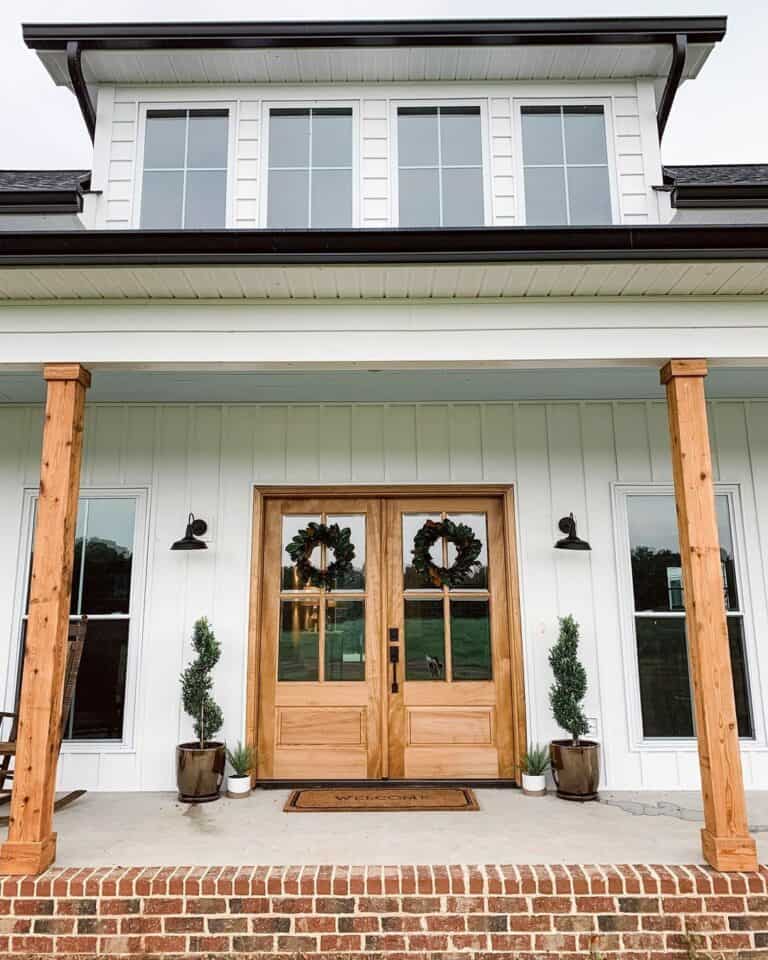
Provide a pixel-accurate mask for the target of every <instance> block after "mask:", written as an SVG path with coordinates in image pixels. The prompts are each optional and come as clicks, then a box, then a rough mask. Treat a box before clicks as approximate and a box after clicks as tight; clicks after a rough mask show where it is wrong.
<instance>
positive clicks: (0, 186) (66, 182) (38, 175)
mask: <svg viewBox="0 0 768 960" xmlns="http://www.w3.org/2000/svg"><path fill="white" fill-rule="evenodd" d="M89 176H90V170H0V193H30V192H32V193H36V192H42V193H50V192H58V191H60V190H80V189H82V188H83V187H84V186H85V183H84V181H85V180H86V179H87V178H88V177H89Z"/></svg>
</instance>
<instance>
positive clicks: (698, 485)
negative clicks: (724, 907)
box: [661, 359, 757, 871]
mask: <svg viewBox="0 0 768 960" xmlns="http://www.w3.org/2000/svg"><path fill="white" fill-rule="evenodd" d="M706 375H707V362H706V361H705V360H696V359H691V360H670V361H669V363H667V365H666V366H665V367H664V369H663V370H662V372H661V381H662V383H663V384H664V385H665V386H666V389H667V405H668V411H669V431H670V437H671V442H672V472H673V476H674V486H675V500H676V507H677V523H678V531H679V535H680V557H681V561H682V567H683V584H684V603H685V612H686V636H687V640H688V650H689V658H690V664H691V679H692V686H693V699H694V706H695V713H696V738H697V741H698V747H699V766H700V770H701V791H702V797H703V801H704V829H703V830H702V832H701V837H702V848H703V852H704V856H705V858H706V860H707V862H708V863H709V864H710V865H711V866H713V867H714V868H715V869H716V870H726V871H743V870H756V869H757V853H756V845H755V841H754V839H753V838H752V837H751V836H750V835H749V832H748V831H749V828H748V825H747V811H746V800H745V796H744V777H743V774H742V767H741V748H740V744H739V734H738V726H737V718H736V705H735V699H734V692H733V675H732V669H731V656H730V647H729V640H728V627H727V620H726V612H725V603H724V599H723V575H722V561H721V554H720V543H719V538H718V527H717V513H716V509H715V494H714V485H713V470H712V455H711V452H710V443H709V429H708V424H707V404H706V399H705V396H704V378H705V377H706Z"/></svg>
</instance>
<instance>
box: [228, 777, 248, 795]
mask: <svg viewBox="0 0 768 960" xmlns="http://www.w3.org/2000/svg"><path fill="white" fill-rule="evenodd" d="M250 792H251V778H250V776H245V777H227V796H228V797H230V798H231V799H232V800H243V799H244V798H245V797H247V796H248V794H249V793H250Z"/></svg>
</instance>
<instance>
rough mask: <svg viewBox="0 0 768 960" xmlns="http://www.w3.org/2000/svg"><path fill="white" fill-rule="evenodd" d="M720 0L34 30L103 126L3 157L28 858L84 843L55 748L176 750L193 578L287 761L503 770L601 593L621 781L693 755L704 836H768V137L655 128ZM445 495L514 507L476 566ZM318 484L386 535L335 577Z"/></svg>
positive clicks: (657, 773)
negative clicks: (73, 841) (449, 572)
mask: <svg viewBox="0 0 768 960" xmlns="http://www.w3.org/2000/svg"><path fill="white" fill-rule="evenodd" d="M725 28H726V24H725V20H724V18H720V17H684V18H674V17H671V18H644V17H639V18H614V19H584V20H580V19H568V20H560V21H558V20H500V21H489V20H462V21H424V22H417V21H381V22H376V21H366V22H343V23H341V22H314V23H313V22H308V23H297V22H292V23H144V24H101V23H90V24H89V23H76V24H74V23H73V24H51V25H46V24H34V25H28V26H26V27H25V28H24V38H25V41H26V43H27V45H28V47H29V48H30V50H32V51H34V52H35V53H36V55H37V56H38V57H39V58H40V60H41V61H42V63H43V65H44V66H45V68H46V70H47V71H48V73H49V74H50V77H51V80H52V82H54V83H56V84H58V85H62V86H66V87H69V88H70V89H71V90H72V91H73V92H74V94H75V96H76V97H77V99H78V102H79V105H80V108H81V111H82V115H83V120H84V122H85V124H86V125H87V127H88V130H89V131H90V134H91V136H92V139H93V144H94V147H93V166H92V169H91V170H90V171H80V170H78V171H42V172H41V171H2V172H0V500H1V502H2V504H3V520H2V523H0V697H4V701H5V709H6V710H8V711H12V710H14V707H15V705H16V704H17V702H18V703H19V705H20V714H21V715H20V721H19V738H18V750H17V764H16V774H15V792H14V796H13V800H12V807H11V817H12V822H11V829H10V833H9V839H8V841H7V842H6V843H5V844H4V846H3V847H2V853H0V873H2V872H32V873H34V872H38V871H39V870H41V869H43V868H44V867H45V866H46V865H47V864H48V863H50V861H51V859H52V857H53V855H54V850H55V835H54V834H52V832H51V807H52V803H53V789H54V783H55V782H56V778H58V780H57V782H58V787H59V788H60V789H74V788H84V789H87V790H89V791H158V790H171V789H173V788H174V784H175V769H174V749H175V746H176V744H177V743H178V742H180V741H182V740H186V739H189V736H190V732H191V721H190V720H189V718H188V717H186V715H185V714H184V712H183V710H182V707H181V699H180V690H179V684H178V675H179V673H180V671H181V669H182V667H183V666H184V665H185V663H186V662H187V661H188V660H189V658H190V654H191V649H190V646H189V638H190V636H191V632H192V627H193V624H194V623H195V621H196V620H198V618H200V617H202V616H206V617H207V618H208V619H209V621H210V623H211V624H212V626H213V628H214V630H215V632H216V635H217V637H218V639H219V640H220V642H221V644H222V657H221V661H220V663H219V665H218V666H217V668H216V671H215V676H214V683H215V688H214V689H215V695H216V699H217V700H218V702H219V704H220V706H221V708H222V710H223V714H224V728H223V731H222V737H223V738H224V739H226V740H227V742H229V743H232V742H234V741H236V740H237V739H239V738H242V739H244V740H246V741H247V742H249V743H251V744H253V745H254V746H255V747H256V748H257V754H258V765H257V770H256V773H255V780H256V781H280V782H284V783H286V784H289V783H290V784H293V783H297V782H301V781H339V780H349V781H362V780H379V779H383V778H389V779H401V780H403V779H404V780H407V781H432V780H450V781H455V782H461V783H474V782H485V781H499V782H503V783H506V784H509V785H511V784H512V783H513V782H516V781H517V779H518V774H519V767H520V762H521V760H522V757H523V755H524V753H525V752H526V745H527V744H528V743H530V742H532V741H538V742H542V743H544V742H546V741H548V740H550V739H551V738H553V737H558V736H563V732H562V731H561V730H559V729H558V727H557V725H556V724H555V722H554V720H553V719H552V716H551V712H550V706H549V698H548V692H549V687H550V684H551V672H550V667H549V662H548V651H549V648H550V647H551V645H552V643H553V642H554V640H555V638H556V637H557V633H558V618H559V617H564V616H566V615H568V614H571V615H572V616H573V617H574V619H575V620H576V621H577V622H578V624H579V626H580V635H581V646H580V654H581V658H582V660H583V663H584V666H585V668H586V671H587V676H588V681H589V687H588V692H587V697H586V713H587V716H588V717H589V721H590V726H591V735H592V737H593V738H594V739H596V740H598V741H599V742H600V744H601V783H602V787H603V788H608V789H648V790H655V789H678V788H679V789H695V788H698V787H699V785H700V784H701V787H702V789H703V792H704V798H705V806H706V815H707V822H706V827H705V830H704V835H703V841H704V852H705V855H706V857H707V859H708V860H709V862H710V863H711V864H712V865H714V866H716V867H722V868H726V869H728V868H739V869H741V868H744V869H748V868H749V867H750V865H752V866H753V865H754V845H753V843H752V841H751V838H750V837H749V835H748V832H747V827H746V818H745V813H744V787H747V788H759V789H768V716H767V714H766V709H767V708H768V652H767V651H766V644H765V636H766V633H768V373H767V372H766V363H768V309H767V300H766V297H767V296H768V167H759V166H748V165H747V166H739V167H697V166H686V167H669V168H664V167H662V163H661V153H660V140H661V136H662V134H663V132H664V126H665V124H666V122H667V118H668V116H669V113H670V110H671V109H672V106H673V101H674V99H675V94H676V91H677V89H678V87H679V85H680V84H682V83H683V82H695V80H696V77H697V76H698V74H699V72H700V71H701V70H702V69H706V61H707V58H708V57H709V55H710V53H711V52H712V50H713V48H714V47H715V46H716V44H718V43H719V42H720V41H721V40H723V38H724V36H725ZM40 120H41V122H43V123H44V122H45V118H44V117H41V118H40ZM1 159H2V158H1V157H0V162H1ZM691 159H692V160H693V159H695V158H691ZM41 451H42V472H41ZM190 515H193V517H194V518H195V519H196V520H202V521H204V523H203V524H198V525H195V524H193V523H192V518H191V517H190ZM571 515H572V516H573V520H574V521H575V528H574V526H573V525H571V524H570V523H569V522H568V519H569V518H570V516H571ZM75 517H76V521H75ZM36 518H37V523H36ZM561 518H562V519H561ZM429 520H432V521H434V522H436V523H442V522H443V521H446V520H449V521H453V522H455V523H457V524H461V525H464V526H466V527H469V528H470V530H471V532H472V534H473V538H474V539H476V540H479V541H480V545H481V549H480V553H479V555H478V559H479V565H474V566H473V567H472V570H471V573H470V575H469V576H467V577H465V578H464V579H463V580H457V581H456V582H455V583H448V582H444V581H442V580H440V579H439V577H438V579H434V578H432V579H430V577H429V576H428V575H427V576H425V575H424V571H423V569H422V568H421V567H420V566H419V556H420V555H419V553H418V549H417V555H416V557H414V553H413V551H414V538H415V537H417V535H419V534H420V533H423V531H424V529H429V528H428V527H427V528H425V524H426V523H427V521H429ZM312 522H314V523H317V524H325V525H327V526H328V527H332V526H333V525H334V524H338V525H339V527H340V528H342V529H344V528H348V529H349V530H350V531H351V533H350V537H351V543H352V545H353V548H354V550H353V552H354V557H353V559H352V560H351V561H350V562H349V563H347V564H346V565H345V564H343V563H342V564H341V566H342V567H343V576H341V577H340V578H339V579H338V581H337V582H335V583H333V584H329V583H328V582H327V581H326V579H324V578H323V575H324V571H325V570H326V568H327V566H328V564H329V563H330V562H331V561H332V560H333V559H334V556H333V554H334V551H333V550H332V549H329V548H323V549H322V550H318V551H317V552H315V553H314V554H312V555H309V553H308V554H307V555H308V560H307V563H308V564H314V565H315V571H316V572H318V574H319V579H318V580H317V581H316V583H320V585H319V586H318V585H314V586H313V584H312V581H311V579H310V580H309V581H306V580H303V579H302V578H301V576H299V574H300V572H301V571H300V570H299V569H298V568H297V567H296V566H295V565H294V564H293V562H292V560H293V559H294V558H293V557H292V555H291V554H289V553H288V552H287V551H286V547H287V546H288V545H289V544H290V543H291V541H292V540H293V538H294V537H296V536H297V535H300V534H299V531H302V530H306V529H309V528H308V524H309V523H312ZM188 523H190V524H191V525H192V526H193V527H194V529H193V530H190V531H188V533H189V535H190V536H191V537H194V538H195V539H196V541H198V542H197V543H196V546H198V547H200V546H204V547H205V548H206V549H195V550H186V551H185V550H179V549H171V547H172V544H176V542H177V541H179V539H180V538H183V536H184V533H185V528H186V527H187V524H188ZM440 529H443V530H444V529H445V525H443V526H442V527H441V528H440ZM564 534H567V535H570V540H568V536H566V540H567V541H568V542H567V543H566V544H565V546H566V548H567V547H572V546H574V544H576V545H577V546H579V547H582V548H583V549H563V548H562V546H563V545H562V543H560V544H559V545H558V546H556V544H557V543H558V541H562V538H563V536H564ZM187 545H189V544H188V543H187ZM417 548H418V544H417ZM589 548H591V549H589ZM462 549H463V548H462V546H461V544H459V546H458V547H456V545H455V544H450V543H448V542H447V541H445V540H444V539H441V538H439V537H438V538H437V541H436V543H435V544H434V546H433V547H432V554H431V556H432V560H433V561H434V562H435V563H436V565H437V566H438V567H440V566H443V567H445V568H451V567H452V566H453V565H455V563H456V561H457V559H458V560H459V561H461V558H462ZM440 550H442V551H443V555H442V558H441V557H440V555H439V552H440ZM338 559H339V557H338V556H336V560H338ZM83 614H85V615H87V617H88V631H87V639H86V643H85V649H84V653H83V658H82V663H81V666H80V672H79V675H78V680H77V686H76V690H75V694H74V703H73V706H72V710H71V713H70V715H69V717H68V719H67V729H66V732H65V739H64V743H63V746H62V748H61V754H60V757H59V758H58V766H57V750H56V749H54V746H55V744H54V741H56V733H55V731H56V729H57V728H58V725H59V723H60V713H61V696H62V694H61V691H62V683H63V679H62V678H63V670H64V650H65V647H66V644H65V638H66V633H67V619H68V617H69V618H72V619H77V618H79V617H81V616H82V615H83ZM24 650H26V666H25V669H24V679H23V683H22V682H21V679H20V678H21V672H22V671H21V665H22V660H23V659H24V655H23V651H24ZM393 659H396V662H392V660H393ZM1 705H2V703H0V706H1ZM0 739H2V737H0Z"/></svg>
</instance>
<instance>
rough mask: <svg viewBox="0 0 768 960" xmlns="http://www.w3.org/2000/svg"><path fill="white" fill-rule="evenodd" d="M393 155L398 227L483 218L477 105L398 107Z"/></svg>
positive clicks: (459, 223)
mask: <svg viewBox="0 0 768 960" xmlns="http://www.w3.org/2000/svg"><path fill="white" fill-rule="evenodd" d="M397 154H398V158H397V159H398V162H397V167H398V197H399V200H398V206H399V224H400V226H401V227H472V226H481V225H482V224H483V223H484V222H485V210H484V200H483V144H482V132H481V123H480V107H477V106H458V105H457V106H446V107H442V106H440V107H437V106H435V107H431V106H426V107H400V108H399V109H398V111H397Z"/></svg>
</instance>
